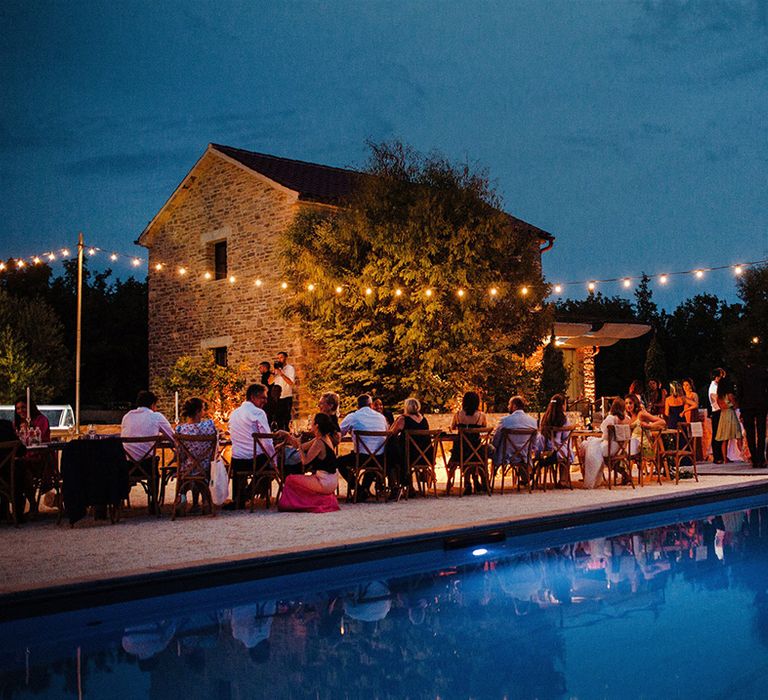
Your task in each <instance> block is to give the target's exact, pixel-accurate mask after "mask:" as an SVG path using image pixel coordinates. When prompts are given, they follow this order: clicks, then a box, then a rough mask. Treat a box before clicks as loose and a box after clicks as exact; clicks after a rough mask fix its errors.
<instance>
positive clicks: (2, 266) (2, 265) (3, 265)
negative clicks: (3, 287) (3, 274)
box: [0, 261, 5, 270]
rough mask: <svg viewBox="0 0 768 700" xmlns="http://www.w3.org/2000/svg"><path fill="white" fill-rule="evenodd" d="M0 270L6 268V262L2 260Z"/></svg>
mask: <svg viewBox="0 0 768 700" xmlns="http://www.w3.org/2000/svg"><path fill="white" fill-rule="evenodd" d="M0 270H5V263H4V262H2V261H0Z"/></svg>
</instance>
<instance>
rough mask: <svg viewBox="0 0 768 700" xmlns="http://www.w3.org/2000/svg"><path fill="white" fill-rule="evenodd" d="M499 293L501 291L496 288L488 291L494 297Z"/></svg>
mask: <svg viewBox="0 0 768 700" xmlns="http://www.w3.org/2000/svg"><path fill="white" fill-rule="evenodd" d="M498 293H499V290H498V289H496V287H491V288H490V289H489V290H488V294H490V295H491V296H492V297H495V296H496V295H497V294H498Z"/></svg>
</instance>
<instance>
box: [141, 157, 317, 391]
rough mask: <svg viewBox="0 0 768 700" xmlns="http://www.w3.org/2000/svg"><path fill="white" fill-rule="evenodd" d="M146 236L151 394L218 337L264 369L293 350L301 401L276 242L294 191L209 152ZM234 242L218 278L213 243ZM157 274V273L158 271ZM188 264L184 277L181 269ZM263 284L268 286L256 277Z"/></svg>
mask: <svg viewBox="0 0 768 700" xmlns="http://www.w3.org/2000/svg"><path fill="white" fill-rule="evenodd" d="M193 177H194V179H192V178H189V179H188V181H187V182H186V184H185V186H184V187H185V189H184V188H183V189H182V190H180V191H179V192H178V193H177V194H176V195H175V197H174V198H173V199H172V201H171V202H170V203H169V205H168V207H167V209H166V211H165V212H163V213H162V215H161V216H160V217H158V220H157V221H156V222H155V223H154V225H153V228H152V230H151V231H149V232H148V234H147V235H146V237H145V240H144V241H143V243H144V245H146V247H147V248H148V250H149V310H150V311H149V372H150V385H151V387H152V389H153V390H155V391H158V392H159V393H162V381H163V379H164V377H165V376H167V374H168V371H169V369H170V368H171V367H172V366H173V364H174V362H175V361H176V360H177V358H178V357H180V356H181V355H189V354H192V355H195V354H197V353H199V352H200V351H201V349H202V348H203V347H205V346H206V345H207V346H215V345H216V344H217V342H213V343H212V342H211V341H216V339H220V340H222V341H223V342H224V344H226V345H227V348H228V363H229V364H230V365H231V366H237V365H240V364H245V365H247V367H248V368H249V374H248V378H247V379H248V381H249V382H255V381H258V380H259V375H258V372H257V365H258V363H259V362H260V361H262V360H270V361H273V360H274V358H275V354H276V353H277V352H278V351H280V350H285V351H287V352H288V353H289V361H290V362H291V363H292V364H293V365H294V366H295V367H296V369H297V385H296V388H295V389H294V394H295V395H296V396H297V398H295V399H294V403H295V404H297V403H299V402H301V400H302V399H304V404H306V402H307V401H308V397H302V395H301V394H302V392H301V383H302V378H303V366H304V351H303V348H302V342H301V337H300V335H299V332H298V328H297V326H296V324H294V323H292V322H289V321H287V320H286V319H284V318H283V317H282V316H281V314H280V311H279V310H280V308H281V306H282V304H283V297H282V295H283V294H284V292H283V290H281V288H280V282H281V274H280V259H279V251H278V240H279V237H280V234H281V233H282V231H284V230H285V229H286V227H287V226H288V225H289V224H290V223H291V221H292V220H293V218H294V217H295V215H296V213H297V211H298V210H299V207H301V206H305V205H302V204H300V203H299V202H298V201H297V198H296V196H295V195H293V194H292V193H290V192H286V191H285V190H283V189H281V188H278V187H275V186H273V185H272V184H271V183H269V182H268V181H265V180H264V179H262V178H260V177H259V176H257V175H256V174H253V173H250V172H248V171H246V170H245V169H244V168H242V167H240V166H238V165H236V164H234V163H231V162H229V161H228V160H226V159H224V158H221V157H220V156H218V155H216V154H213V153H211V152H208V153H206V154H205V155H204V156H203V158H202V159H201V160H200V162H199V163H198V165H197V166H196V168H195V169H194V171H193ZM224 239H226V241H227V266H228V269H227V277H229V276H234V278H235V281H234V283H231V282H230V281H229V279H228V278H227V279H220V280H215V279H205V277H204V275H205V272H210V273H211V274H213V270H214V265H213V244H214V242H215V241H216V240H224ZM158 264H159V265H161V266H162V267H161V269H160V270H156V269H155V268H156V266H157V265H158ZM181 267H183V268H185V269H186V270H187V273H186V274H185V275H180V274H179V268H181ZM257 279H260V280H261V281H262V284H261V286H257V285H256V280H257Z"/></svg>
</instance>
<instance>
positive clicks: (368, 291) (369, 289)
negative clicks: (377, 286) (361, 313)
mask: <svg viewBox="0 0 768 700" xmlns="http://www.w3.org/2000/svg"><path fill="white" fill-rule="evenodd" d="M371 294H373V290H372V289H371V288H370V287H366V288H365V296H367V297H369V296H371Z"/></svg>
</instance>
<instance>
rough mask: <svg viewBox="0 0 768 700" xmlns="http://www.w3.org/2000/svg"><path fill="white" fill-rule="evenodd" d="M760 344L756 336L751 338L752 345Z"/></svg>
mask: <svg viewBox="0 0 768 700" xmlns="http://www.w3.org/2000/svg"><path fill="white" fill-rule="evenodd" d="M759 342H760V338H759V337H758V336H756V335H755V336H753V337H752V345H757V344H758V343H759Z"/></svg>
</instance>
